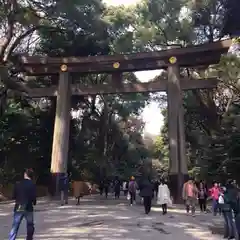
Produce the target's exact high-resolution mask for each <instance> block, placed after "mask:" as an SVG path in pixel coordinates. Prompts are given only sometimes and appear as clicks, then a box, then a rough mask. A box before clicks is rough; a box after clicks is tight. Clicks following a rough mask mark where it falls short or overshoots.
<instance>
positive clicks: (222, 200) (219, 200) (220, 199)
mask: <svg viewBox="0 0 240 240" xmlns="http://www.w3.org/2000/svg"><path fill="white" fill-rule="evenodd" d="M218 203H219V204H224V198H223V196H222V195H220V196H219V198H218Z"/></svg>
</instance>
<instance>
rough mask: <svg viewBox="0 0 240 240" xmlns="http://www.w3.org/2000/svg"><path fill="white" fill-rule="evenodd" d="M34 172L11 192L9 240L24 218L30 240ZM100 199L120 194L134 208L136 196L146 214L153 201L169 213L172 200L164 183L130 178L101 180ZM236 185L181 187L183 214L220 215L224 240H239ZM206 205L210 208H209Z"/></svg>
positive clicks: (63, 189) (64, 199)
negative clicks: (198, 211) (12, 215)
mask: <svg viewBox="0 0 240 240" xmlns="http://www.w3.org/2000/svg"><path fill="white" fill-rule="evenodd" d="M32 177H33V171H32V170H31V169H26V170H25V172H24V179H23V180H22V181H20V182H18V183H17V184H16V186H15V189H14V192H13V198H14V199H15V207H14V217H13V225H12V229H11V232H10V235H9V240H15V239H16V237H17V233H18V229H19V226H20V224H21V221H22V219H23V218H25V219H26V222H27V238H26V239H27V240H32V239H33V234H34V222H33V206H34V205H35V204H36V186H35V184H34V183H33V181H32ZM68 186H69V180H68V175H67V174H64V175H62V176H61V178H60V179H59V190H60V193H61V204H62V205H63V204H67V203H68V196H67V192H68ZM99 190H100V194H101V195H103V194H104V195H105V197H106V198H108V196H109V193H110V192H112V193H113V196H114V197H115V198H116V199H119V197H120V193H121V190H122V191H123V193H124V196H125V197H126V198H127V199H128V200H129V205H130V206H132V205H134V204H136V199H137V196H138V197H139V199H140V202H141V203H143V206H144V210H145V213H146V214H149V213H150V211H151V206H152V199H153V198H156V203H157V205H159V206H161V208H162V214H163V215H165V214H167V212H168V206H171V205H172V198H171V193H170V189H169V187H168V184H167V181H166V180H165V179H161V180H160V181H155V182H152V181H151V180H150V178H149V177H146V178H140V179H139V180H138V181H137V180H136V179H135V177H134V176H132V177H131V178H130V179H129V181H121V180H120V179H119V178H118V177H116V178H115V179H114V180H112V181H109V180H107V179H104V180H103V181H101V182H100V184H99ZM239 192H240V191H239V188H238V186H237V184H236V182H235V181H233V180H228V181H227V182H226V184H225V185H221V184H219V183H217V182H214V183H213V185H212V186H211V187H209V188H208V186H207V184H206V183H205V182H204V181H200V182H198V183H197V182H196V181H194V179H189V180H188V181H187V182H185V183H184V185H183V189H182V199H183V200H184V203H185V206H186V213H187V214H191V215H192V216H195V211H196V206H197V205H199V208H200V211H201V212H202V213H208V212H209V213H210V212H212V214H213V216H216V215H217V214H219V215H221V216H222V217H223V219H224V224H225V234H224V238H226V239H235V238H236V236H237V239H240V238H239V237H240V197H239V196H240V194H239ZM209 202H211V203H212V206H211V207H210V208H209V207H208V206H209V204H208V203H209Z"/></svg>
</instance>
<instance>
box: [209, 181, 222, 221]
mask: <svg viewBox="0 0 240 240" xmlns="http://www.w3.org/2000/svg"><path fill="white" fill-rule="evenodd" d="M209 191H210V196H211V198H212V210H213V214H214V216H216V215H217V212H218V211H219V209H220V208H219V204H218V199H219V196H220V188H219V185H218V183H217V182H215V183H214V184H213V187H212V188H211V189H210V190H209ZM219 214H221V212H220V211H219Z"/></svg>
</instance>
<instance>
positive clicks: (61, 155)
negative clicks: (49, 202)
mask: <svg viewBox="0 0 240 240" xmlns="http://www.w3.org/2000/svg"><path fill="white" fill-rule="evenodd" d="M64 66H65V65H63V70H67V69H65V67H64ZM66 68H67V67H66ZM70 84H71V80H70V76H69V73H68V72H67V71H61V72H60V73H59V82H58V90H57V106H56V115H55V123H54V134H53V144H52V161H51V174H52V184H51V191H50V192H51V194H52V196H58V195H59V179H60V177H61V176H62V175H64V174H65V173H67V164H68V155H69V154H68V151H69V130H70V110H71V105H70V104H71V88H70Z"/></svg>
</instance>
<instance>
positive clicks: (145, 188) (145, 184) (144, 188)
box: [139, 177, 153, 214]
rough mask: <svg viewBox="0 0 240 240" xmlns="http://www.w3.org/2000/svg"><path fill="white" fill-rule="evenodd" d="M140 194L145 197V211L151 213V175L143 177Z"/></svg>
mask: <svg viewBox="0 0 240 240" xmlns="http://www.w3.org/2000/svg"><path fill="white" fill-rule="evenodd" d="M139 189H140V196H141V197H142V198H143V205H144V209H145V213H146V214H149V213H150V211H151V207H152V193H153V184H152V183H151V181H150V179H149V177H148V178H145V179H142V180H141V181H140V184H139Z"/></svg>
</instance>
